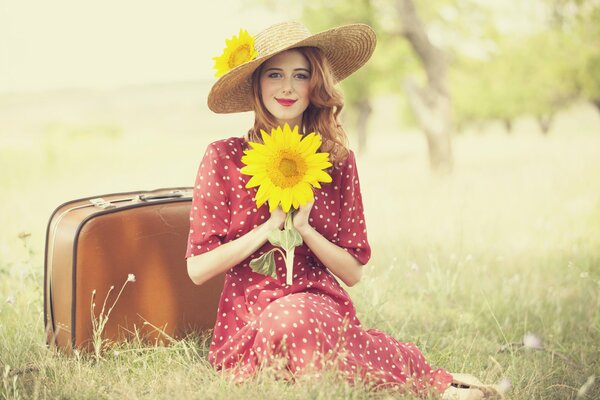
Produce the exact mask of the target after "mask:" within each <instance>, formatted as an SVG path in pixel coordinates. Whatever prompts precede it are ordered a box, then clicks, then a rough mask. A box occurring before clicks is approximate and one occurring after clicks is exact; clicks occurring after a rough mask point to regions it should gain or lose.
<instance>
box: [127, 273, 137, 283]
mask: <svg viewBox="0 0 600 400" xmlns="http://www.w3.org/2000/svg"><path fill="white" fill-rule="evenodd" d="M127 282H135V275H134V274H129V275H127Z"/></svg>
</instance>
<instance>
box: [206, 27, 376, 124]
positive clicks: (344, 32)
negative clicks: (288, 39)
mask: <svg viewBox="0 0 600 400" xmlns="http://www.w3.org/2000/svg"><path fill="white" fill-rule="evenodd" d="M376 43H377V37H376V35H375V31H373V29H372V28H371V27H370V26H368V25H365V24H351V25H344V26H340V27H336V28H332V29H329V30H326V31H323V32H320V33H316V34H314V35H311V36H309V37H307V38H305V39H302V40H300V41H297V42H295V43H292V44H290V45H288V46H285V47H284V48H281V49H278V50H277V51H274V52H272V53H269V54H266V55H263V56H260V57H257V58H255V59H254V60H252V61H250V62H247V63H245V64H242V65H239V66H237V67H236V68H233V69H232V70H231V71H229V72H227V73H226V74H225V75H223V76H221V77H220V78H219V80H217V82H215V84H214V85H213V87H212V88H211V90H210V93H209V94H208V107H209V108H210V109H211V110H212V111H213V112H215V113H219V114H226V113H235V112H245V111H252V109H253V107H252V74H253V72H254V71H255V70H256V69H257V68H258V67H259V66H260V65H261V64H262V63H263V62H265V61H267V60H268V59H269V58H271V57H273V56H275V55H277V54H279V53H281V52H283V51H286V50H290V49H293V48H297V47H318V48H320V49H321V50H322V51H323V53H324V55H325V57H326V58H327V60H328V61H329V64H330V66H331V71H332V73H333V77H334V80H335V81H336V82H339V81H341V80H343V79H345V78H347V77H348V76H350V75H351V74H352V73H354V72H355V71H356V70H358V69H359V68H360V67H362V66H363V65H364V64H365V63H366V62H367V61H368V60H369V58H371V55H372V54H373V51H374V50H375V45H376Z"/></svg>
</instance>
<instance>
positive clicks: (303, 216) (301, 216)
mask: <svg viewBox="0 0 600 400" xmlns="http://www.w3.org/2000/svg"><path fill="white" fill-rule="evenodd" d="M313 204H314V202H313V203H307V204H306V205H305V206H300V208H299V209H298V211H297V212H296V214H294V218H293V222H294V228H296V230H297V231H298V232H300V234H302V232H303V231H305V230H306V229H307V228H309V227H310V224H309V223H308V216H309V215H310V211H311V210H312V207H313Z"/></svg>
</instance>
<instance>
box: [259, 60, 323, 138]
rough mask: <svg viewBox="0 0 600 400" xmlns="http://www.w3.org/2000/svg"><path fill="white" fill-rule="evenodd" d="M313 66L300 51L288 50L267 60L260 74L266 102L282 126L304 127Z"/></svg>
mask: <svg viewBox="0 0 600 400" xmlns="http://www.w3.org/2000/svg"><path fill="white" fill-rule="evenodd" d="M310 73H311V72H310V66H309V63H308V60H307V59H306V57H304V55H303V54H302V53H301V52H300V51H298V50H287V51H284V52H283V53H279V54H277V55H276V56H273V57H271V58H270V59H269V60H267V61H266V62H265V64H264V65H263V67H262V71H261V73H260V90H261V97H262V102H263V104H264V105H265V107H266V109H267V110H268V111H269V112H270V113H271V114H272V115H273V116H274V117H275V118H276V119H277V121H278V123H279V124H280V125H283V124H285V123H287V124H289V125H290V127H291V128H293V127H294V126H295V125H298V126H301V124H302V114H303V113H304V110H306V108H307V107H308V105H309V103H310V101H309V89H310V87H309V82H310Z"/></svg>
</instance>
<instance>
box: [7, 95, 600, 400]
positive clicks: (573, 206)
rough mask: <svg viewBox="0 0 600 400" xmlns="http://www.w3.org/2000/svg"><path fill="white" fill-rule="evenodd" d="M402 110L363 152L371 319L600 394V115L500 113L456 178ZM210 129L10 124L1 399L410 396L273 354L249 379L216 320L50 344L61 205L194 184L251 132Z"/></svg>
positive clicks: (457, 362)
mask: <svg viewBox="0 0 600 400" xmlns="http://www.w3.org/2000/svg"><path fill="white" fill-rule="evenodd" d="M184 122H185V121H184ZM388 122H389V121H386V119H385V118H383V117H381V118H379V119H376V120H375V121H374V122H373V125H372V126H371V136H370V138H369V149H368V151H367V152H366V153H365V154H363V155H361V156H360V157H359V158H358V167H359V174H360V179H361V187H362V192H363V202H364V204H365V213H366V220H367V221H366V222H367V227H368V232H369V239H370V242H371V245H372V248H373V256H372V259H371V261H370V263H369V265H368V266H366V267H365V274H364V275H363V279H362V280H361V282H360V283H359V284H357V285H355V286H353V287H351V288H348V291H349V292H350V294H351V297H352V298H353V299H354V302H355V306H356V308H357V311H358V316H359V318H360V320H361V322H362V324H363V326H365V327H375V328H378V329H381V330H383V331H385V332H387V333H389V334H390V335H393V336H394V337H395V338H397V339H398V340H401V341H409V342H414V343H416V344H417V346H418V347H419V348H420V349H421V350H422V351H423V353H424V355H425V356H426V358H427V359H428V361H429V362H430V363H431V364H432V365H433V366H436V367H443V368H445V369H447V370H449V371H452V372H465V373H470V374H473V375H475V376H477V377H479V378H480V379H481V380H482V381H484V382H488V383H499V382H501V383H502V385H503V386H504V387H505V388H507V397H508V398H510V399H573V398H581V399H597V398H599V397H600V312H599V310H600V179H599V177H600V118H599V117H598V115H597V114H594V111H593V110H591V109H590V108H586V107H583V108H581V107H580V108H576V109H574V110H571V111H568V112H565V113H563V114H562V115H561V116H560V118H559V120H558V121H557V123H556V125H555V127H554V129H553V130H552V131H551V133H550V134H549V135H547V136H543V135H542V134H541V133H539V131H538V130H537V128H536V127H535V125H534V124H533V123H532V121H531V120H529V119H523V120H522V121H517V123H516V124H515V130H514V131H513V132H512V133H511V134H507V133H506V132H504V131H503V130H502V129H500V128H499V126H496V125H493V124H491V125H489V126H487V127H485V128H483V129H482V130H481V131H466V132H463V133H461V134H460V135H456V136H455V138H454V155H455V169H454V173H453V174H452V175H451V176H447V177H439V176H435V175H432V174H431V173H430V172H429V170H428V167H427V159H426V143H425V139H424V137H423V136H422V135H421V134H420V133H419V132H415V131H410V130H402V131H400V130H396V129H393V126H394V125H393V124H389V123H388ZM179 123H180V124H182V122H181V121H180V122H179ZM228 123H229V124H230V126H232V127H235V126H236V124H237V122H228ZM210 131H211V132H212V133H210V134H208V133H204V132H201V133H198V132H190V131H182V132H179V131H176V130H175V131H173V132H165V133H164V134H157V133H152V134H150V133H149V134H146V133H145V132H146V131H144V130H143V129H141V128H140V129H139V131H135V132H132V131H131V129H129V128H127V127H123V126H122V125H120V124H119V123H112V122H111V121H108V122H106V121H100V122H98V121H96V122H93V123H89V122H86V123H80V122H77V123H73V122H71V123H65V122H62V123H57V124H50V125H44V127H43V129H42V130H41V131H36V132H25V133H23V134H19V135H16V134H13V133H11V132H7V131H3V132H1V137H0V171H1V172H0V188H1V189H2V195H1V196H0V221H1V231H0V374H2V384H1V385H0V398H5V399H21V398H33V399H54V398H94V399H95V398H102V399H138V398H153V399H154V398H156V399H163V398H164V399H166V398H192V399H193V398H197V399H229V398H266V399H287V398H290V399H306V398H314V399H332V398H349V399H363V398H411V397H410V396H402V395H401V394H399V393H396V392H393V391H381V392H370V391H369V390H368V388H366V387H362V386H355V387H352V386H349V385H348V384H346V383H345V382H343V381H341V380H339V379H337V378H336V376H335V373H333V372H332V373H331V374H325V375H324V376H323V377H322V378H321V379H320V380H319V381H314V380H306V381H301V382H299V383H298V384H296V385H288V384H285V383H283V382H281V381H276V380H274V379H273V378H272V377H271V376H270V375H269V371H268V370H265V371H263V373H261V374H259V375H258V376H257V377H256V378H255V379H253V380H252V381H250V382H248V383H246V384H244V385H236V384H234V383H230V382H229V381H228V380H227V379H225V378H224V377H221V376H220V375H219V374H218V373H216V372H215V371H213V370H212V368H211V366H210V365H209V364H208V362H207V359H206V356H207V352H208V343H209V340H210V332H203V333H199V334H198V335H197V336H195V337H189V338H187V339H185V340H181V341H177V342H175V343H173V344H172V345H171V346H168V347H163V346H155V347H153V346H147V345H142V344H140V343H138V342H132V343H126V344H120V345H117V346H115V347H114V348H111V349H108V350H107V351H105V352H104V353H103V357H102V358H100V359H98V358H95V357H93V356H90V355H86V354H78V355H76V356H74V357H70V356H64V355H61V354H59V353H55V352H53V351H51V350H49V349H48V348H46V346H45V342H44V340H45V336H44V323H43V253H44V234H45V228H46V224H47V222H48V218H49V217H50V214H51V212H52V211H53V209H54V208H55V207H56V206H58V205H59V204H60V203H62V202H64V201H67V200H70V199H74V198H79V197H87V196H92V195H97V194H103V193H112V192H119V191H130V190H142V189H147V190H149V189H154V188H159V187H170V186H191V185H192V184H193V180H194V177H195V173H196V169H197V166H198V162H199V160H200V157H201V156H202V154H203V150H204V147H205V146H206V144H207V143H209V142H210V141H212V140H216V139H219V138H220V137H224V136H232V135H238V132H235V133H232V134H231V133H230V134H225V135H223V134H222V132H223V130H222V129H221V130H219V129H216V128H215V129H211V130H210ZM232 131H233V130H232ZM239 134H240V135H241V134H242V132H239Z"/></svg>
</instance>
